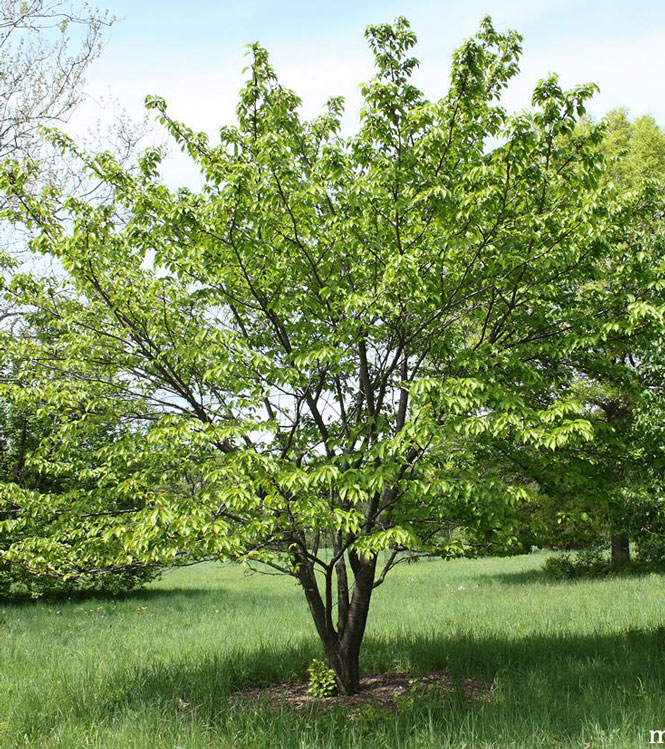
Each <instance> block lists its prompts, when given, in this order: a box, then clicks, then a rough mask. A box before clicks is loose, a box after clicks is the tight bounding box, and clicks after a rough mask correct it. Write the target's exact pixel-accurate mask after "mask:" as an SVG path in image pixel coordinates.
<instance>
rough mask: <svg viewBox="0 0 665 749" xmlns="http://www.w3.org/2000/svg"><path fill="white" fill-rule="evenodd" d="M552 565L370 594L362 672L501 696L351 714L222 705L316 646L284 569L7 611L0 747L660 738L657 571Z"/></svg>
mask: <svg viewBox="0 0 665 749" xmlns="http://www.w3.org/2000/svg"><path fill="white" fill-rule="evenodd" d="M542 562H543V555H540V554H538V555H531V556H526V557H516V558H512V559H485V560H475V561H470V560H460V561H455V562H440V561H432V562H421V563H419V564H412V565H404V566H402V567H401V568H397V569H396V570H395V571H394V572H393V573H392V577H391V578H389V579H388V582H386V584H385V585H384V586H383V587H382V588H380V589H379V590H378V591H377V595H376V598H375V599H374V601H373V607H372V612H371V614H370V625H369V629H368V633H367V639H366V643H365V650H364V660H363V670H364V671H385V670H394V669H410V670H414V671H428V670H434V671H436V670H447V671H449V672H451V673H452V674H453V675H455V677H459V678H460V679H461V678H463V677H465V676H474V677H477V678H481V679H485V680H487V682H489V683H491V684H492V700H491V701H490V702H483V701H476V702H466V701H465V700H464V699H463V698H462V697H461V696H460V695H459V694H453V695H451V696H449V697H447V698H439V699H433V698H432V699H423V700H418V701H412V702H406V703H405V704H404V706H403V707H401V708H400V709H399V710H397V711H396V712H392V713H379V714H372V713H371V712H367V714H361V716H360V717H359V718H358V720H356V721H355V722H353V723H350V722H349V721H348V719H347V717H346V715H345V714H343V713H341V712H340V713H335V712H333V713H331V714H325V715H320V716H318V717H311V716H310V717H307V716H303V715H297V714H293V713H291V712H290V711H288V710H283V711H281V712H277V711H272V712H271V711H269V710H265V709H259V708H254V707H239V706H234V707H230V706H229V704H228V701H227V697H228V695H229V693H230V692H232V691H234V690H237V689H242V688H245V687H250V686H256V685H261V684H266V685H267V684H270V683H274V682H277V681H280V680H287V679H293V678H300V677H302V676H303V674H304V671H305V668H306V667H307V664H308V663H309V661H310V660H311V659H312V658H313V657H316V656H318V655H319V651H318V645H317V642H316V639H315V636H314V631H313V626H312V625H311V624H310V620H309V617H308V614H307V611H306V607H305V604H304V599H303V598H302V596H301V594H300V592H299V590H298V589H297V587H296V586H295V584H294V583H293V582H292V581H290V580H285V579H281V578H278V577H268V576H264V575H246V574H244V573H243V571H242V569H240V568H237V567H228V566H227V567H222V566H216V565H202V566H200V567H193V568H188V569H181V570H176V571H171V572H168V573H166V574H165V575H164V577H163V578H162V580H161V581H159V582H157V583H154V584H152V585H151V586H150V589H149V590H147V591H144V592H142V593H139V594H136V595H134V596H131V597H129V598H125V599H123V600H117V601H112V600H88V601H83V602H82V601H75V602H59V603H52V602H47V603H36V604H26V605H17V606H2V607H0V664H1V666H0V669H1V673H0V747H2V749H5V747H7V748H9V747H14V746H33V747H62V748H63V749H77V748H78V747H99V748H103V749H108V748H112V747H122V749H131V748H133V747H135V748H136V749H157V748H158V747H167V748H168V749H176V748H177V747H182V749H196V748H198V747H229V748H231V747H233V748H234V749H236V748H238V749H242V748H243V747H255V748H256V749H277V748H278V747H289V748H291V747H293V748H294V749H296V748H297V749H314V748H318V747H329V748H330V749H344V748H346V747H363V748H365V747H366V748H367V749H370V748H371V749H381V748H385V749H397V748H398V747H409V749H415V748H416V747H422V749H425V748H427V749H430V748H432V747H455V748H456V749H457V748H460V749H461V748H462V747H468V748H469V749H484V748H488V747H496V748H497V749H508V747H519V749H528V748H530V747H571V748H572V747H576V748H577V749H582V748H583V747H584V746H585V744H586V745H588V746H589V747H593V749H599V748H600V747H605V748H606V749H621V748H623V747H644V746H648V741H649V731H650V730H651V729H665V591H664V590H663V578H661V577H659V576H655V575H652V576H646V577H640V578H634V579H614V580H607V581H589V582H581V583H550V582H546V581H545V580H543V579H542V577H541V576H540V574H539V573H538V572H537V570H538V568H539V567H540V565H542ZM460 694H461V692H460Z"/></svg>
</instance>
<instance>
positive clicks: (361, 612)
mask: <svg viewBox="0 0 665 749" xmlns="http://www.w3.org/2000/svg"><path fill="white" fill-rule="evenodd" d="M349 563H350V566H351V570H352V572H353V577H354V585H353V593H352V594H351V600H350V601H349V603H348V607H345V606H342V607H340V610H339V611H338V615H339V616H338V621H337V627H336V628H335V626H334V625H333V595H332V572H333V570H332V569H331V570H330V575H329V577H328V578H327V580H326V590H325V595H324V596H323V597H322V596H321V593H320V592H319V587H318V583H317V580H316V576H315V574H314V569H313V565H312V564H311V562H309V561H308V560H306V559H303V558H301V560H300V564H299V568H298V572H297V576H298V580H299V582H300V584H301V586H302V588H303V591H304V593H305V597H306V598H307V603H308V604H309V610H310V612H311V614H312V618H313V619H314V624H315V626H316V631H317V632H318V634H319V637H320V638H321V643H322V645H323V649H324V651H325V654H326V660H327V661H328V665H329V666H330V668H331V669H332V670H333V671H334V672H335V680H336V682H337V691H338V693H339V694H344V695H349V694H356V693H357V692H359V691H360V646H361V645H362V641H363V637H364V635H365V626H366V624H367V615H368V613H369V604H370V600H371V598H372V590H373V587H374V576H375V572H376V558H374V557H373V558H370V559H364V558H362V557H359V556H357V555H356V554H355V553H353V552H351V553H350V554H349ZM336 571H337V574H338V584H340V583H339V581H341V580H345V579H346V569H345V567H344V569H341V568H340V567H337V570H336ZM338 592H339V591H338ZM347 595H348V591H347V590H343V591H341V597H340V596H338V601H340V602H341V600H342V599H343V598H346V596H347Z"/></svg>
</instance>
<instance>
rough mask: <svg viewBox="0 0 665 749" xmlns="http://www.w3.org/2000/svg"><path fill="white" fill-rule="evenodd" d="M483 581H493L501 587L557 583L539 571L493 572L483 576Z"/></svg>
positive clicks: (541, 570)
mask: <svg viewBox="0 0 665 749" xmlns="http://www.w3.org/2000/svg"><path fill="white" fill-rule="evenodd" d="M484 579H487V580H495V581H496V582H500V583H502V584H503V585H534V584H535V585H547V584H548V583H552V582H557V581H555V580H553V579H552V578H551V577H549V576H548V575H547V573H546V572H545V571H544V570H543V569H542V568H541V569H535V570H521V571H520V572H495V573H493V574H487V575H484Z"/></svg>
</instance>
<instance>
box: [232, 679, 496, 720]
mask: <svg viewBox="0 0 665 749" xmlns="http://www.w3.org/2000/svg"><path fill="white" fill-rule="evenodd" d="M307 688H308V687H307V683H306V682H288V683H284V684H278V685H276V686H273V687H263V688H260V689H247V690H244V691H242V692H235V693H234V694H232V695H231V704H247V702H253V703H257V704H260V705H262V706H264V707H268V708H273V709H279V708H283V707H288V708H291V709H293V710H298V711H305V710H308V709H317V708H318V709H323V710H329V709H331V708H337V707H341V708H345V709H349V710H350V711H351V712H353V711H354V709H356V708H358V707H363V708H364V707H374V708H383V709H388V710H394V709H395V708H396V707H397V706H398V705H399V704H400V702H404V701H405V700H407V699H408V698H410V697H422V696H424V695H427V694H439V695H441V696H442V697H445V696H450V695H452V694H454V693H455V692H458V691H459V690H461V692H462V694H463V696H464V697H465V698H466V699H468V700H481V701H484V702H489V701H490V700H491V686H490V685H489V684H487V683H486V682H483V681H481V680H480V679H474V678H466V679H462V680H461V681H458V680H454V679H453V678H452V677H451V676H450V675H448V674H414V673H403V672H399V671H394V672H390V673H385V674H375V675H370V676H363V677H362V678H361V679H360V692H359V693H358V694H353V695H348V696H346V695H339V696H336V697H313V696H312V695H311V694H307Z"/></svg>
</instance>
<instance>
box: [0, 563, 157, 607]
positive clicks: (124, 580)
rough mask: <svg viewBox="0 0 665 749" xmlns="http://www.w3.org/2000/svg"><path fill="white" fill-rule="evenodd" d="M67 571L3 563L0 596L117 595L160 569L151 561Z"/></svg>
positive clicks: (35, 597) (13, 598)
mask: <svg viewBox="0 0 665 749" xmlns="http://www.w3.org/2000/svg"><path fill="white" fill-rule="evenodd" d="M69 574H70V577H65V578H60V577H54V576H49V575H44V574H41V575H40V574H36V573H34V572H31V571H30V570H26V569H24V568H21V567H18V566H17V565H5V566H4V567H2V568H0V600H4V601H21V600H25V599H37V598H54V599H55V598H86V597H92V596H95V595H110V596H119V595H123V594H124V593H128V592H129V591H132V590H136V589H137V588H141V587H142V586H143V585H145V584H146V583H148V582H150V581H151V580H154V579H155V577H157V575H158V574H159V569H158V568H157V567H155V566H154V565H153V566H150V565H146V566H138V565H137V566H136V567H129V566H128V567H126V568H124V569H120V570H117V571H114V570H110V571H102V572H99V571H92V572H91V571H89V570H86V569H82V570H78V571H71V570H70V573H69Z"/></svg>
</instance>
